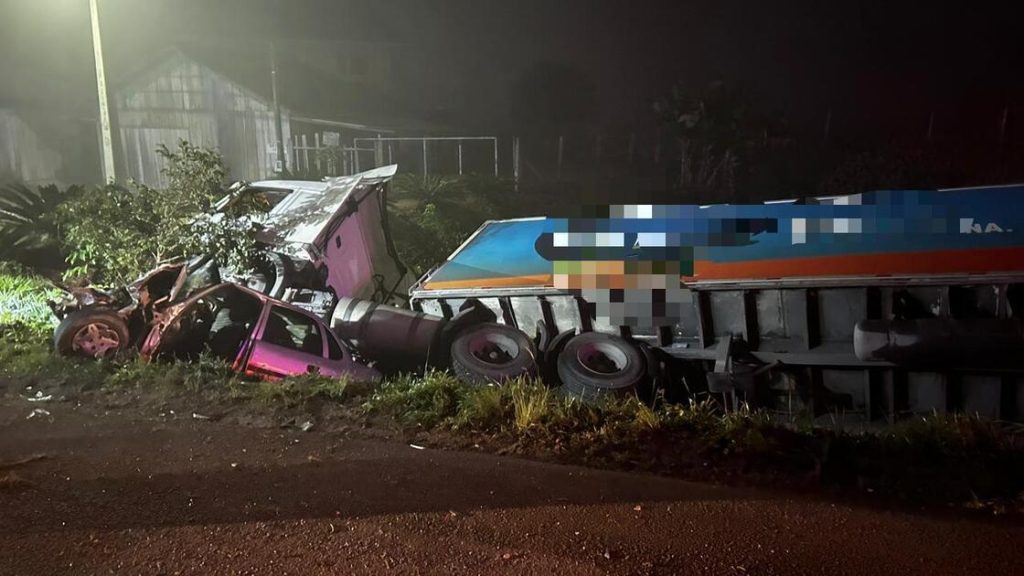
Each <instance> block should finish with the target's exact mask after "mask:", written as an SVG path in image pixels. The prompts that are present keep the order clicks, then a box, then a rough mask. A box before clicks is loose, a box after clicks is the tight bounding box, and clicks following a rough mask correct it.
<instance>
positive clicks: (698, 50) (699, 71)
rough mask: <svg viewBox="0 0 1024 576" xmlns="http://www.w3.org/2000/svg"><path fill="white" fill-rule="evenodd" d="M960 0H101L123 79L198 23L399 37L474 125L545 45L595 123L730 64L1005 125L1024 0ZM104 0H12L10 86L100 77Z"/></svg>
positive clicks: (609, 121) (893, 106) (427, 80)
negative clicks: (94, 23)
mask: <svg viewBox="0 0 1024 576" xmlns="http://www.w3.org/2000/svg"><path fill="white" fill-rule="evenodd" d="M944 4H945V3H941V2H881V1H866V2H821V1H813V2H812V1H798V2H761V1H757V2H753V1H750V2H723V1H685V0H674V1H673V0H660V1H655V0H648V1H637V2H622V1H604V0H518V1H504V2H499V1H496V0H429V1H428V0H376V1H373V2H363V1H347V2H346V1H340V0H334V1H327V0H304V1H303V0H289V1H287V2H284V1H280V0H279V1H271V0H249V1H241V0H203V1H185V0H174V1H171V0H146V1H144V2H143V1H139V0H101V10H102V12H103V24H104V33H105V43H106V46H105V48H106V50H107V54H108V56H107V58H108V65H109V66H110V69H111V70H110V74H111V76H112V77H115V78H116V77H117V76H118V74H124V72H125V71H126V70H130V69H131V68H132V67H134V66H137V65H138V63H139V62H140V59H141V58H143V57H144V56H146V55H149V54H152V53H154V52H156V51H158V50H159V49H160V48H162V47H164V46H167V45H170V44H172V43H174V42H176V41H181V40H185V39H196V38H201V39H204V40H205V41H214V42H224V43H231V42H234V41H237V40H239V39H250V40H251V39H252V38H268V39H270V38H297V37H304V38H322V39H336V38H347V37H352V38H363V39H369V40H384V41H388V42H394V43H397V44H399V45H401V46H402V47H403V52H402V53H403V54H404V55H405V57H404V66H403V69H402V74H401V75H400V77H399V78H398V79H399V82H400V83H399V85H397V86H395V91H396V92H397V93H399V94H405V95H414V98H410V100H415V102H416V103H417V105H418V106H420V107H421V108H422V109H423V110H429V111H431V113H435V112H436V113H438V114H442V115H443V117H444V118H446V119H448V120H450V121H451V122H453V123H455V124H459V125H465V126H474V127H485V126H488V125H493V126H499V125H501V124H502V123H503V122H506V121H507V118H508V109H509V105H510V103H509V94H510V92H509V89H510V86H512V85H513V84H514V83H515V81H516V80H517V78H518V77H519V76H520V75H521V74H522V73H523V71H524V70H526V69H528V68H529V67H530V66H532V65H535V64H536V63H538V62H542V61H551V62H558V63H561V64H565V65H568V66H571V67H573V68H574V69H577V70H579V71H580V72H581V73H583V74H585V75H586V76H588V77H589V78H590V79H591V80H592V81H593V84H594V87H595V100H596V114H595V118H594V123H595V124H602V125H607V126H634V125H635V126H646V125H649V124H650V123H651V122H653V115H652V114H651V102H652V101H653V100H654V99H655V98H657V97H658V96H659V95H661V94H664V93H665V91H666V90H667V89H668V87H669V86H671V85H672V84H673V83H675V82H680V83H682V85H684V86H700V85H702V84H704V83H706V82H708V81H710V80H713V79H722V80H725V81H727V82H729V83H731V84H733V85H736V86H738V87H740V88H741V89H742V90H744V91H745V92H746V93H747V94H749V95H750V97H751V98H752V99H753V100H754V101H756V102H757V103H758V104H759V105H760V106H763V107H764V108H765V109H769V110H773V111H776V113H777V114H778V115H779V116H784V117H785V118H787V119H788V120H789V121H790V122H791V123H792V124H793V125H794V126H810V127H813V126H815V125H817V124H818V123H820V122H821V119H822V118H823V117H824V115H825V113H826V111H827V110H829V109H833V111H834V116H835V117H836V119H837V120H836V121H837V122H842V121H846V122H847V123H849V124H851V125H852V124H869V125H872V126H875V127H877V130H879V131H884V130H887V129H889V128H891V127H892V126H896V125H898V124H899V123H900V122H904V121H909V120H908V119H912V120H913V122H915V123H920V122H922V121H923V120H921V117H922V116H923V117H924V118H927V115H928V113H929V111H932V110H935V111H937V113H938V114H939V115H940V117H941V118H945V119H948V120H949V121H950V122H952V121H953V120H954V119H957V120H958V121H962V120H963V119H964V118H965V117H970V118H978V119H979V120H977V122H978V123H983V124H985V125H986V126H987V125H989V124H992V123H994V122H995V119H994V116H993V114H995V113H996V112H995V111H998V110H1001V109H1002V108H1003V107H1004V106H1010V107H1011V109H1014V110H1019V109H1021V107H1022V106H1024V73H1022V71H1024V37H1022V35H1021V18H1020V15H1021V14H1020V13H1021V10H1020V9H1019V8H1018V9H1014V8H1011V6H1012V5H1010V4H1007V5H1005V6H1000V5H996V4H988V3H985V2H971V3H962V4H961V5H960V6H959V7H949V6H945V5H944ZM1018 4H1020V3H1018ZM87 6H88V2H87V0H0V74H2V77H3V78H5V81H4V82H3V84H2V86H0V100H8V101H10V100H19V99H21V100H24V99H25V98H26V94H28V95H29V96H32V95H36V94H40V93H43V94H45V98H49V99H53V100H54V101H64V100H68V99H75V98H78V99H81V98H84V97H86V96H88V92H89V90H90V89H92V90H94V85H93V84H92V82H93V76H92V73H93V71H92V68H91V44H90V41H89V28H88V9H87ZM1022 111H1024V110H1022ZM980 119H984V122H982V121H981V120H980ZM974 121H975V120H972V122H974ZM948 123H949V122H947V124H948Z"/></svg>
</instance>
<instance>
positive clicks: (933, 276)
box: [410, 185, 1024, 426]
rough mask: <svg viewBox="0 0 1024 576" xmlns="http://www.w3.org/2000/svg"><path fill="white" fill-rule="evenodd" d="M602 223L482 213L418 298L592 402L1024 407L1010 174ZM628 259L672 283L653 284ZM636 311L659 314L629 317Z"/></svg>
mask: <svg viewBox="0 0 1024 576" xmlns="http://www.w3.org/2000/svg"><path fill="white" fill-rule="evenodd" d="M609 215H610V216H611V217H610V218H601V219H579V220H565V219H551V218H532V219H519V220H502V221H489V222H486V223H484V224H483V225H482V226H481V227H480V228H479V229H478V230H477V231H476V232H475V233H474V234H473V235H472V236H471V237H470V238H469V239H468V240H467V241H466V242H465V243H464V244H463V245H462V246H460V247H459V248H458V249H457V250H456V251H455V252H454V253H453V254H452V255H451V256H450V257H449V258H448V259H447V260H446V261H445V262H443V263H442V264H441V265H439V266H438V267H436V268H435V269H433V270H432V271H430V272H429V273H427V274H426V275H424V276H423V277H422V278H420V279H419V281H418V282H417V283H416V284H415V285H414V286H413V287H412V288H411V289H410V304H411V307H412V308H413V310H414V311H416V312H418V313H422V314H424V315H425V316H427V317H431V318H443V319H452V318H457V317H459V315H460V314H465V313H466V310H467V309H469V308H477V309H479V308H484V309H486V311H487V312H489V313H490V314H491V315H492V317H493V319H494V321H495V323H496V324H497V325H504V326H506V327H514V328H516V329H517V330H518V331H520V332H522V333H525V334H527V335H528V336H530V337H531V338H532V340H533V345H534V349H533V350H530V353H532V354H535V355H536V357H537V360H538V364H539V368H538V369H539V370H540V371H541V372H542V373H543V374H546V375H547V376H549V377H550V378H551V379H552V380H553V381H556V382H557V383H560V384H561V385H562V386H563V388H564V389H566V390H567V391H569V392H571V393H576V394H579V395H582V396H583V397H585V398H586V397H592V398H596V397H599V396H602V395H605V394H624V393H636V391H638V390H640V391H645V392H644V393H650V392H652V391H653V392H655V393H659V394H663V395H664V396H665V397H667V398H669V399H686V398H692V397H694V396H695V395H700V394H710V395H712V396H714V397H716V398H719V399H720V400H721V401H722V402H723V403H724V406H726V407H727V408H728V407H730V406H736V405H738V403H741V402H745V403H747V404H748V405H750V406H753V407H758V408H763V409H766V410H770V411H774V412H777V413H779V414H781V415H786V416H789V417H792V418H794V419H798V418H804V419H810V420H813V421H814V422H816V423H819V424H821V423H826V422H835V421H836V419H837V418H839V419H842V421H843V422H844V423H848V424H851V425H852V424H862V425H867V426H870V425H875V424H884V423H886V422H893V421H895V420H898V419H901V418H906V417H909V416H913V415H915V414H924V413H932V412H936V411H937V412H953V411H957V412H967V413H972V414H978V415H981V416H985V417H990V418H1000V419H1006V420H1020V419H1022V417H1024V373H1022V368H1024V328H1022V327H1024V324H1022V322H1021V317H1022V316H1024V294H1022V288H1024V186H1022V185H1014V186H997V187H980V188H963V189H943V190H897V191H877V192H869V193H864V194H855V195H849V196H837V197H821V198H809V199H794V200H782V201H776V202H767V203H764V204H756V205H738V206H731V205H711V206H619V207H612V208H611V209H610V213H609ZM644 263H646V264H644ZM631 269H632V270H638V269H639V270H645V271H647V272H651V271H653V272H654V273H655V274H654V275H655V276H656V275H657V273H659V272H662V276H667V277H669V278H670V280H669V282H668V285H667V291H666V290H647V294H648V295H647V296H645V295H644V291H645V288H650V285H637V284H636V283H635V282H633V283H632V284H631V283H630V282H631V281H630V279H629V274H630V270H631ZM666 271H667V272H666ZM648 276H650V274H648ZM602 278H603V280H602ZM595 279H597V280H595ZM676 279H678V286H676V285H675V280H676ZM651 295H653V297H651ZM616 299H618V301H617V302H616ZM637 304H639V305H641V307H644V306H646V305H648V304H651V306H650V310H651V311H650V312H649V313H648V315H647V319H648V320H651V319H652V318H653V319H655V321H653V322H652V321H649V322H646V323H645V322H643V321H642V318H641V321H636V320H637V318H638V316H637V315H636V314H633V315H632V316H629V318H631V319H629V320H627V319H623V317H622V314H621V312H622V311H623V310H628V309H629V308H630V306H635V305H637ZM615 305H618V306H619V307H618V308H615ZM609 306H610V308H609ZM609 309H611V310H619V312H620V314H619V317H616V315H615V314H608V313H607V312H608V310H609ZM627 316H628V314H627ZM492 340H493V341H492V342H490V346H491V348H494V347H497V348H501V347H502V341H501V338H498V337H495V338H494V339H492ZM507 340H508V338H505V344H508V342H507ZM513 344H514V343H513ZM513 348H516V347H515V346H513ZM518 351H519V350H518V349H511V350H507V351H505V352H506V353H505V354H504V356H502V357H501V358H499V359H498V360H496V362H497V363H498V364H500V363H501V362H504V361H507V360H508V358H509V357H510V355H511V356H515V354H516V353H517V352H518ZM492 355H493V354H492ZM484 359H485V360H486V358H484Z"/></svg>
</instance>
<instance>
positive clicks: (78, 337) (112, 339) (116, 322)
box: [53, 310, 130, 360]
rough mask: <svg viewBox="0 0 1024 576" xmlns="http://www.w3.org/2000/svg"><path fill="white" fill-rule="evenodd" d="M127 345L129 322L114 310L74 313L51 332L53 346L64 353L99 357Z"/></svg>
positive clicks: (111, 354)
mask: <svg viewBox="0 0 1024 576" xmlns="http://www.w3.org/2000/svg"><path fill="white" fill-rule="evenodd" d="M129 345H130V344H129V335H128V325H127V324H125V322H124V320H122V319H121V317H120V316H118V315H117V313H116V312H114V311H113V310H79V311H77V312H73V313H71V314H68V315H67V316H66V317H65V318H64V320H62V321H61V323H60V325H58V326H57V329H56V330H54V332H53V347H54V349H56V350H57V352H58V353H59V354H61V355H63V356H81V357H84V358H93V359H97V360H98V359H100V358H109V357H111V356H113V355H114V354H116V353H117V352H118V351H120V350H123V349H125V348H127V347H128V346H129Z"/></svg>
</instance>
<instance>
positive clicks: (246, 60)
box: [112, 41, 419, 186]
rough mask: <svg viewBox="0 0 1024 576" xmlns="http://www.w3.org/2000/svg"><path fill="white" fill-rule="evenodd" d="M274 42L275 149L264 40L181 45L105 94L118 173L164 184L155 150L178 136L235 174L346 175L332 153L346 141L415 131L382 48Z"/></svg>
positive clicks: (345, 165)
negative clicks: (209, 151)
mask: <svg viewBox="0 0 1024 576" xmlns="http://www.w3.org/2000/svg"><path fill="white" fill-rule="evenodd" d="M275 48H276V49H275V52H276V60H277V69H278V82H277V84H278V86H277V91H278V98H279V102H280V105H281V119H280V122H281V135H282V140H283V143H284V150H283V151H279V150H278V146H277V128H276V125H275V124H276V121H277V120H276V116H275V108H274V97H273V93H274V91H273V86H272V83H271V76H272V74H271V64H270V62H271V59H270V46H269V43H267V42H252V43H245V44H236V45H234V46H232V47H231V48H230V49H226V48H225V47H224V45H223V44H219V45H217V46H216V47H211V46H203V45H201V44H190V45H179V46H176V47H174V48H171V49H169V50H167V51H165V52H163V53H161V54H160V55H159V56H158V57H157V58H156V59H155V61H154V62H151V63H148V64H147V65H146V66H145V67H144V68H141V69H140V70H139V71H137V72H135V73H133V74H131V75H129V76H128V78H127V79H126V80H125V81H123V82H120V83H118V84H117V85H116V87H115V89H114V91H113V95H112V107H113V109H114V110H113V116H114V118H115V123H116V127H117V132H118V134H119V135H120V138H119V146H116V148H117V149H115V155H116V157H117V159H118V163H119V164H120V166H119V167H118V171H119V177H121V178H124V177H130V178H134V179H135V180H137V181H139V182H142V183H145V184H148V185H152V186H161V185H163V184H165V182H164V178H163V176H162V174H161V173H160V169H161V166H162V165H163V164H162V163H163V159H162V158H160V156H159V155H158V154H157V153H156V149H157V147H158V146H160V145H161V144H162V145H166V146H167V147H168V148H173V147H174V146H175V145H176V144H177V143H178V141H179V140H187V141H189V142H191V143H193V144H196V145H199V146H204V147H209V148H215V149H217V150H219V151H220V153H221V154H222V155H223V157H224V160H225V163H226V164H227V167H228V170H229V174H230V177H231V178H233V179H237V180H259V179H264V178H267V177H269V176H271V175H273V174H275V173H279V172H281V171H282V170H284V169H288V171H289V172H291V173H293V174H295V173H300V174H306V175H316V176H319V175H324V174H326V173H328V172H331V173H334V174H338V173H346V172H349V171H351V169H352V164H354V163H350V162H349V158H348V157H347V156H345V155H340V156H339V154H338V153H337V151H340V150H343V149H344V148H345V147H348V146H350V145H351V142H352V139H353V138H355V137H357V136H375V135H381V134H390V133H393V132H395V131H397V130H404V131H405V132H406V133H415V132H416V131H417V130H419V128H418V127H417V126H418V124H417V123H416V122H413V121H409V120H407V119H404V118H403V117H402V115H401V114H400V113H398V112H397V111H396V110H397V108H398V107H397V106H396V105H394V103H393V102H391V101H390V99H389V98H388V96H387V88H388V84H389V74H390V70H391V64H390V59H391V52H390V51H389V49H388V48H387V46H386V45H382V44H372V43H365V42H322V41H285V42H281V43H279V45H278V46H276V47H275ZM328 150H330V151H332V152H333V153H334V155H333V156H332V157H331V158H330V160H328V159H327V158H325V157H324V154H323V153H324V152H325V151H328ZM321 160H323V164H321ZM327 164H330V167H328V166H327Z"/></svg>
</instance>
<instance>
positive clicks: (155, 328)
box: [54, 259, 380, 381]
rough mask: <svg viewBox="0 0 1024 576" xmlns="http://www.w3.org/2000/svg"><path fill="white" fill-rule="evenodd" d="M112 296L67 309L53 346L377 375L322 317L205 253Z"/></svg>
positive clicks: (276, 370)
mask: <svg viewBox="0 0 1024 576" xmlns="http://www.w3.org/2000/svg"><path fill="white" fill-rule="evenodd" d="M168 280H171V281H170V282H168ZM117 298H118V297H117V296H110V297H109V298H101V299H98V300H97V301H95V302H93V303H91V304H88V305H86V306H84V307H82V308H80V309H78V310H74V311H72V312H70V313H69V314H67V315H66V316H65V317H64V319H63V320H62V321H61V323H60V325H59V326H58V327H57V329H56V330H55V331H54V347H55V349H56V350H57V351H58V352H59V353H61V354H64V355H74V356H83V357H88V358H97V359H99V358H108V357H111V356H113V355H115V354H117V353H119V352H124V351H129V350H136V349H137V350H138V351H139V353H140V354H141V355H142V356H143V357H145V358H168V359H176V360H195V359H197V358H198V357H199V356H200V355H202V354H209V355H212V356H214V357H216V358H219V359H221V360H223V361H225V362H227V363H229V364H231V366H232V368H233V369H234V370H235V371H236V372H239V373H243V374H246V375H250V376H256V377H260V378H265V379H277V378H282V377H285V376H289V375H295V374H304V373H318V374H321V375H324V376H338V377H342V376H344V377H349V378H352V379H354V380H358V381H376V380H378V379H379V378H380V375H379V373H378V372H377V371H376V370H375V369H374V368H371V367H370V366H368V365H366V364H364V363H363V362H361V361H360V360H359V359H357V358H356V357H355V356H354V355H353V354H352V352H351V351H350V350H349V349H348V348H347V346H345V345H344V344H342V343H341V342H340V341H339V340H338V339H337V338H336V337H335V336H334V334H333V333H332V332H331V330H330V328H329V327H328V326H327V324H326V323H325V322H324V321H323V320H322V319H321V318H319V317H317V316H316V315H314V314H311V313H309V312H308V311H306V310H302V309H301V308H298V307H295V306H292V305H291V304H288V303H286V302H283V301H281V300H278V299H275V298H271V297H269V296H267V295H265V294H262V293H259V292H257V291H255V290H252V289H249V288H247V287H244V286H241V285H238V284H235V283H230V282H221V281H220V277H219V274H218V272H217V268H216V263H215V262H213V261H212V260H209V259H194V260H192V261H190V262H187V263H185V262H182V263H172V264H167V265H164V266H161V267H160V268H158V269H157V270H154V271H153V272H151V273H149V274H147V275H145V276H143V278H141V279H140V280H139V281H137V282H135V283H133V284H132V285H131V286H129V287H127V288H125V289H123V291H122V294H121V295H120V298H126V299H127V302H124V301H121V302H118V299H117ZM119 304H124V305H119Z"/></svg>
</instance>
